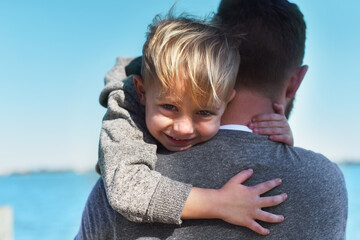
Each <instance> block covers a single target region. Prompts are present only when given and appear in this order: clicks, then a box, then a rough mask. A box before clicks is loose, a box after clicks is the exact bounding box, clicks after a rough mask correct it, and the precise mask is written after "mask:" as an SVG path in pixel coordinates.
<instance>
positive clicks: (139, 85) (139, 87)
mask: <svg viewBox="0 0 360 240" xmlns="http://www.w3.org/2000/svg"><path fill="white" fill-rule="evenodd" d="M133 81H134V86H135V89H136V93H137V95H138V96H139V99H140V103H141V104H142V105H144V106H145V102H146V101H145V100H146V97H145V87H144V81H143V79H142V78H141V77H140V76H138V75H134V77H133Z"/></svg>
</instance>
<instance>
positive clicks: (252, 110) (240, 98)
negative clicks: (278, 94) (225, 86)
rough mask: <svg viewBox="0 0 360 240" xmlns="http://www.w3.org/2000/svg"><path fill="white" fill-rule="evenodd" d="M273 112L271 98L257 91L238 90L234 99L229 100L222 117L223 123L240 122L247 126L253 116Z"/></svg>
mask: <svg viewBox="0 0 360 240" xmlns="http://www.w3.org/2000/svg"><path fill="white" fill-rule="evenodd" d="M273 112H274V110H273V107H272V102H271V100H270V99H268V98H266V97H264V96H262V95H261V94H259V93H256V92H252V91H247V90H242V91H238V90H237V91H236V95H235V97H234V99H233V100H232V101H231V102H229V104H228V105H227V108H226V110H225V112H224V114H223V116H222V118H221V125H226V124H240V125H245V126H246V125H248V124H249V123H250V122H251V119H252V118H253V117H255V116H257V115H259V114H263V113H273Z"/></svg>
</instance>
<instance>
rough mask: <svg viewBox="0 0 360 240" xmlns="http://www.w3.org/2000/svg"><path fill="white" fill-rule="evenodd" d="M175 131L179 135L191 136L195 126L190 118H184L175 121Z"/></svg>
mask: <svg viewBox="0 0 360 240" xmlns="http://www.w3.org/2000/svg"><path fill="white" fill-rule="evenodd" d="M173 129H174V131H175V132H176V133H177V134H179V135H190V134H193V133H194V124H193V121H192V119H190V118H189V117H182V118H178V119H176V120H175V121H174V127H173Z"/></svg>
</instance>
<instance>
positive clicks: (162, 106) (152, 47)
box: [134, 17, 240, 151]
mask: <svg viewBox="0 0 360 240" xmlns="http://www.w3.org/2000/svg"><path fill="white" fill-rule="evenodd" d="M238 47H239V45H238V40H236V38H234V37H231V36H228V34H226V33H225V32H224V31H222V29H220V28H219V27H216V26H212V25H209V24H208V23H206V22H203V21H196V20H193V19H189V18H172V17H170V18H167V19H165V20H161V21H157V22H155V23H154V24H153V25H150V32H149V34H148V37H147V41H146V43H145V44H144V48H143V63H142V72H141V75H142V78H143V79H141V78H140V77H139V76H136V77H135V78H134V84H135V87H136V89H137V93H138V95H139V97H140V101H141V103H142V104H143V105H145V109H146V124H147V127H148V129H149V131H150V133H151V134H152V135H153V136H154V137H155V138H156V139H157V140H158V141H160V142H161V143H162V145H163V146H164V147H166V148H167V149H169V150H171V151H181V150H185V149H187V148H189V147H191V146H193V145H195V144H197V143H199V142H203V141H206V140H208V139H210V138H211V137H213V136H214V135H215V134H216V132H217V131H218V128H219V125H220V118H221V115H222V113H223V112H224V110H225V107H226V104H227V102H228V101H229V100H230V99H231V96H232V95H233V88H234V85H235V81H236V76H237V72H238V67H239V64H240V56H239V52H238V50H237V49H238Z"/></svg>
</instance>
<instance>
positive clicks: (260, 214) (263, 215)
mask: <svg viewBox="0 0 360 240" xmlns="http://www.w3.org/2000/svg"><path fill="white" fill-rule="evenodd" d="M252 174H253V171H252V169H249V170H245V171H242V172H240V173H239V174H237V175H235V176H234V177H233V178H231V179H230V180H229V181H228V182H227V183H226V184H225V185H224V186H223V187H222V188H221V189H219V190H218V200H219V203H220V204H219V205H218V208H217V211H218V214H219V216H220V217H219V218H221V219H222V220H224V221H226V222H228V223H231V224H235V225H240V226H244V227H248V228H250V229H251V230H253V231H255V232H257V233H259V234H261V235H267V234H269V233H270V231H269V229H265V228H263V227H262V226H261V225H260V224H259V223H257V222H256V221H255V220H256V219H257V220H261V221H264V222H270V223H278V222H282V221H284V216H282V215H275V214H272V213H269V212H266V211H264V210H262V208H264V207H271V206H275V205H278V204H280V203H282V202H284V201H285V200H286V198H287V195H286V194H285V193H283V194H280V195H276V196H271V197H261V196H260V195H261V194H263V193H265V192H267V191H269V190H271V189H273V188H275V187H276V186H279V185H280V184H281V180H280V179H273V180H270V181H267V182H264V183H260V184H258V185H255V186H251V187H247V186H244V185H242V183H243V182H245V181H246V180H247V179H248V178H249V177H251V175H252Z"/></svg>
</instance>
